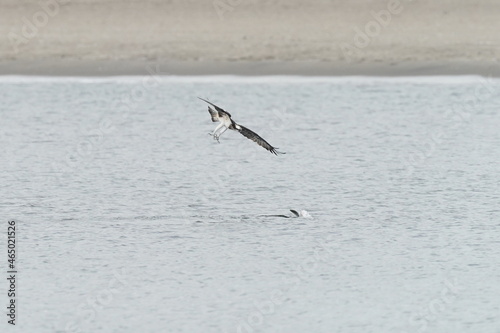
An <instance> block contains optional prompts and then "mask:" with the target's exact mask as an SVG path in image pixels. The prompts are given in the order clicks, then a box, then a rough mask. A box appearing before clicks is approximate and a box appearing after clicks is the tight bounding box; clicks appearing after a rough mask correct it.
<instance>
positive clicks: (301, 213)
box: [263, 209, 312, 219]
mask: <svg viewBox="0 0 500 333" xmlns="http://www.w3.org/2000/svg"><path fill="white" fill-rule="evenodd" d="M290 211H291V212H292V214H293V215H263V216H267V217H284V218H286V219H289V218H295V217H305V218H308V219H311V218H312V216H311V214H309V212H308V211H307V210H304V209H302V210H299V211H296V210H294V209H290Z"/></svg>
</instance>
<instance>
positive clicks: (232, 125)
mask: <svg viewBox="0 0 500 333" xmlns="http://www.w3.org/2000/svg"><path fill="white" fill-rule="evenodd" d="M198 98H199V99H201V100H202V101H204V102H206V103H208V104H209V106H208V112H209V113H210V116H211V117H212V122H220V124H219V125H218V126H217V127H216V128H215V129H214V131H213V132H212V133H210V135H212V136H213V138H214V140H217V142H219V143H220V141H219V138H220V136H221V135H222V133H224V132H225V131H226V130H227V129H231V130H234V131H238V132H240V133H241V134H242V135H243V136H245V137H246V138H248V139H250V140H252V141H254V142H256V143H257V144H258V145H259V146H261V147H263V148H265V149H267V150H268V151H270V152H271V153H272V154H274V155H278V154H284V153H282V152H278V151H277V150H276V149H278V148H276V147H273V146H271V145H270V144H269V142H267V141H266V140H264V139H263V138H262V137H261V136H260V135H258V134H257V133H255V132H253V131H252V130H250V129H248V128H246V127H245V126H242V125H239V124H237V123H236V122H235V121H234V120H233V119H231V114H230V113H229V112H227V111H225V110H224V109H222V108H220V107H218V106H217V105H215V104H213V103H212V102H209V101H207V100H206V99H203V98H200V97H198ZM211 106H212V107H213V108H212V107H211Z"/></svg>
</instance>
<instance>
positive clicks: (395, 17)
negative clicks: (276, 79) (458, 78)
mask: <svg viewBox="0 0 500 333" xmlns="http://www.w3.org/2000/svg"><path fill="white" fill-rule="evenodd" d="M0 7H1V10H0V36H1V43H0V72H1V73H4V74H15V73H24V72H26V71H27V69H26V68H28V67H30V66H32V67H33V71H35V72H36V71H39V72H40V71H41V72H47V71H49V72H50V71H54V72H56V74H57V73H59V74H61V73H65V72H67V73H70V74H71V73H72V72H71V71H74V72H75V73H79V72H84V73H86V72H87V71H90V72H96V73H98V72H99V67H100V68H101V70H100V71H101V72H102V73H103V74H106V73H108V74H112V73H115V72H116V71H117V72H119V73H122V72H123V73H124V74H126V73H131V74H133V73H135V72H136V71H137V70H140V71H143V72H144V70H143V68H144V64H147V63H161V64H164V67H169V68H170V70H169V72H176V71H177V72H181V73H180V74H182V72H185V73H187V74H193V73H192V72H193V71H194V72H195V73H194V74H196V72H200V73H201V74H203V72H204V70H203V69H204V68H205V67H206V66H203V64H207V66H208V67H209V68H211V71H213V72H222V73H224V72H226V71H229V72H231V68H239V71H240V72H241V71H243V72H244V71H245V70H244V69H245V68H247V71H250V72H252V64H255V63H257V65H258V64H262V66H257V67H258V68H260V70H261V71H264V72H265V71H266V70H270V71H271V72H272V71H273V69H274V68H275V67H276V66H273V64H275V65H277V64H280V65H278V66H277V69H275V71H277V72H278V73H279V72H281V71H284V72H291V73H293V72H294V71H298V72H301V71H304V70H305V71H306V72H307V71H308V70H307V68H309V70H310V71H312V72H314V71H317V72H320V73H322V72H324V71H325V68H326V69H328V68H332V67H334V68H337V70H336V71H337V72H339V73H338V74H343V72H347V73H351V72H352V73H355V74H356V73H357V72H358V71H361V72H363V71H368V72H370V71H377V70H376V69H377V68H379V69H380V70H381V71H382V72H387V73H388V75H391V73H392V72H391V68H397V67H399V68H400V69H404V70H402V72H407V71H408V70H409V71H410V72H411V71H412V70H413V69H417V71H418V69H419V68H422V69H427V71H429V70H430V69H431V71H432V68H434V69H436V70H438V69H441V73H442V74H446V73H454V72H457V74H460V72H463V71H465V72H467V73H469V72H477V73H478V74H484V73H485V72H486V74H488V73H490V72H491V73H492V74H495V73H497V68H498V61H497V59H499V58H500V34H499V33H498V31H500V20H499V19H498V18H499V17H500V2H498V1H494V0H476V1H467V2H465V1H458V2H457V1H445V0H441V1H430V0H413V1H409V0H401V1H399V3H398V1H396V0H373V1H368V0H366V1H361V0H358V1H340V0H338V1H336V0H331V1H326V0H316V1H299V0H286V1H285V0H276V1H271V0H246V1H245V0H239V1H238V0H215V1H201V0H187V1H186V0H184V1H175V0H173V1H167V0H165V1H153V0H149V1H139V0H137V1H130V0H129V1H112V0H78V1H77V0H73V1H68V0H65V1H62V0H60V1H56V0H43V1H34V0H25V1H19V0H4V1H2V4H1V5H0ZM391 9H392V10H391ZM297 62H300V64H298V67H297V68H298V69H294V66H293V64H294V63H297ZM37 64H39V66H38V65H37ZM200 64H201V66H198V65H200ZM235 64H236V65H235ZM360 64H361V65H360ZM75 66H80V68H78V69H76V68H75ZM137 66H138V68H136V67H137ZM231 66H232V67H231ZM280 66H281V67H280ZM394 66H396V67H394ZM340 67H341V69H340V70H339V69H338V68H340ZM23 68H24V69H23ZM44 68H45V69H44ZM196 68H199V69H198V70H196ZM266 68H267V69H266ZM364 68H366V70H364ZM447 68H448V70H447ZM450 68H451V69H450ZM465 68H467V70H465ZM475 68H477V70H476V69H475ZM68 71H69V72H68ZM205 71H207V70H206V69H205ZM332 71H333V70H332ZM236 72H238V70H236ZM333 72H335V71H333ZM84 73H83V74H84ZM395 73H396V74H397V73H398V71H397V70H396V71H395ZM333 74H335V73H333ZM368 74H369V73H368ZM392 74H393V73H392ZM436 74H440V73H439V70H438V73H436Z"/></svg>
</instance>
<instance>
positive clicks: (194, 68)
mask: <svg viewBox="0 0 500 333" xmlns="http://www.w3.org/2000/svg"><path fill="white" fill-rule="evenodd" d="M7 75H8V76H11V75H16V76H18V75H19V76H81V77H96V76H103V77H105V76H135V75H163V76H168V75H176V76H209V75H238V76H275V75H284V76H287V75H290V76H389V77H391V76H395V77H397V76H459V75H479V76H485V77H500V62H495V61H491V62H484V61H422V62H409V63H394V62H392V63H383V62H378V63H351V64H349V63H345V62H317V61H310V62H309V61H303V62H285V61H275V62H273V61H261V62H243V61H234V62H202V61H196V62H179V61H141V60H136V61H133V60H127V61H109V60H106V61H98V60H90V61H87V60H85V61H78V60H59V61H55V60H37V61H27V60H26V61H19V60H17V61H0V76H7Z"/></svg>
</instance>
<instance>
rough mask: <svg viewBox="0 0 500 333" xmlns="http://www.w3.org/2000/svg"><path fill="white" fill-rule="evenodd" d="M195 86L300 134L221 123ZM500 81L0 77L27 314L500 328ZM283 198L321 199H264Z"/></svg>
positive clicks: (374, 328)
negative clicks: (244, 132)
mask: <svg viewBox="0 0 500 333" xmlns="http://www.w3.org/2000/svg"><path fill="white" fill-rule="evenodd" d="M197 96H200V97H204V98H208V99H210V100H211V101H213V102H214V103H216V104H218V105H220V106H222V107H223V108H225V109H226V110H227V111H229V112H231V113H232V115H233V118H234V119H235V120H236V121H237V122H239V123H241V124H243V125H245V126H247V127H249V128H250V129H253V130H254V131H256V132H257V133H259V134H260V135H261V136H263V137H264V138H265V139H266V140H268V141H269V142H270V143H271V144H273V145H275V146H277V147H279V148H280V150H281V151H284V152H286V155H280V156H274V155H272V154H270V153H269V152H267V151H265V150H264V149H262V148H261V147H259V146H257V145H256V144H255V143H253V142H251V141H249V140H247V139H246V138H244V137H243V136H241V135H240V134H238V133H236V132H232V131H227V132H226V133H224V135H223V136H222V137H221V143H220V144H218V143H216V142H215V141H213V140H212V139H211V138H210V137H209V136H208V135H207V133H208V132H209V131H211V130H213V128H215V126H216V124H214V123H212V122H211V121H210V118H209V115H208V113H207V107H206V105H205V103H203V102H201V101H200V100H198V99H197V98H196V97H197ZM499 97H500V80H490V79H488V80H487V79H483V78H479V77H453V78H451V77H450V78H446V77H437V78H258V77H257V78H237V77H198V78H196V77H192V78H190V77H184V78H180V77H177V78H176V77H165V78H161V79H158V78H141V77H137V78H126V77H124V78H87V79H83V78H59V79H56V78H21V77H4V78H2V79H0V100H1V101H2V103H1V105H0V110H1V114H2V122H1V123H2V125H1V128H2V131H1V133H0V136H1V142H2V145H1V152H2V163H1V165H0V171H1V174H2V182H1V187H2V200H1V201H0V203H1V207H2V210H1V211H2V216H3V217H2V219H3V220H4V222H5V225H4V227H2V228H3V229H6V228H7V224H6V221H7V219H16V220H17V221H18V230H19V231H18V250H19V257H20V259H19V272H20V273H19V308H18V327H17V328H18V329H19V330H20V331H22V332H287V333H288V332H495V333H497V332H499V331H498V330H499V329H500V317H499V313H500V301H499V300H500V284H499V281H500V265H499V261H500V220H499V203H500V202H499V201H500V191H499V184H500V167H499V161H500V130H499V128H500V116H499V107H500V102H499V101H500V99H499ZM289 209H296V210H299V209H306V210H307V211H309V213H310V214H311V215H312V217H313V218H312V219H305V218H297V219H291V218H290V219H285V218H280V217H272V216H266V215H280V214H288V213H289V211H288V210H289ZM4 239H5V238H4ZM3 248H4V249H5V246H4V247H3ZM5 287H6V285H5ZM2 294H3V295H4V296H2V297H3V300H2V302H5V303H3V304H6V302H7V297H6V296H5V293H4V292H2ZM4 321H5V322H6V319H5V317H4ZM3 324H5V326H7V324H6V323H2V325H3Z"/></svg>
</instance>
